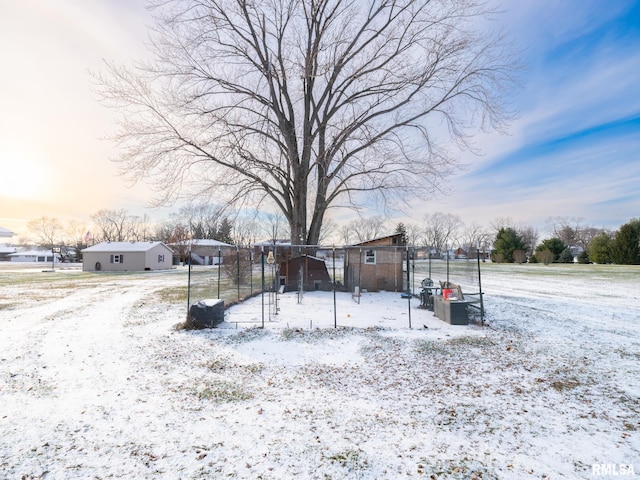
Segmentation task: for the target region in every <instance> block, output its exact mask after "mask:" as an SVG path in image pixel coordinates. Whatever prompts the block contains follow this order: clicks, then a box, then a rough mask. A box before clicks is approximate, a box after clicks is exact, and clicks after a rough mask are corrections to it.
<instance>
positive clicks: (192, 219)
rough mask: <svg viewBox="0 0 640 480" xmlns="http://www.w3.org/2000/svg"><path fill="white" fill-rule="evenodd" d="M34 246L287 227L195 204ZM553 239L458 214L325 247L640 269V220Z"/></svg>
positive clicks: (282, 235) (100, 221) (114, 220)
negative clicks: (370, 245) (393, 242)
mask: <svg viewBox="0 0 640 480" xmlns="http://www.w3.org/2000/svg"><path fill="white" fill-rule="evenodd" d="M29 230H30V232H31V234H32V238H31V239H29V240H28V239H22V240H21V243H22V244H25V245H26V244H30V243H36V244H38V245H40V246H41V247H43V248H52V247H53V246H63V247H66V248H63V255H64V254H65V252H66V253H67V255H68V256H69V259H71V258H70V257H71V255H72V253H74V252H75V253H76V254H77V252H80V251H81V250H82V249H83V248H86V247H87V246H90V245H92V244H95V243H99V242H103V241H106V242H132V241H162V242H164V243H166V244H169V245H180V244H182V245H184V244H186V242H187V241H188V240H191V239H212V240H218V241H221V242H224V243H229V244H231V245H240V246H247V245H252V244H254V243H257V242H259V241H270V242H276V241H286V240H288V239H289V230H288V222H287V220H286V219H285V218H284V217H283V215H281V214H261V213H259V212H253V213H246V212H245V213H238V212H229V211H225V210H221V209H220V208H218V207H216V206H213V205H211V204H207V203H191V204H187V205H185V206H183V207H181V208H180V209H179V210H178V211H177V212H175V213H173V214H171V215H170V216H169V218H167V219H165V220H163V221H161V222H159V223H154V222H152V221H151V220H150V219H149V218H148V217H147V216H146V215H145V216H142V217H140V216H136V215H131V214H130V213H128V212H127V211H126V210H124V209H121V210H107V209H105V210H100V211H99V212H96V213H95V214H94V215H92V216H91V218H90V221H89V222H86V223H83V222H78V221H75V220H74V221H70V222H68V224H67V225H66V226H64V225H63V224H62V223H61V222H60V221H58V220H57V219H55V218H50V217H41V218H39V219H36V220H33V221H31V222H29ZM547 230H548V231H549V232H550V236H548V237H547V238H543V239H542V240H541V239H540V237H541V236H540V234H539V232H538V230H537V229H536V228H535V227H533V226H531V225H527V224H524V223H518V222H515V221H514V220H512V219H511V218H504V217H499V218H496V219H495V220H494V221H493V222H492V224H491V225H490V226H489V227H488V228H486V227H483V226H481V225H479V224H477V223H470V224H465V222H463V220H462V219H461V218H460V217H459V216H457V215H453V214H448V213H442V212H434V213H431V214H427V215H424V216H423V217H422V219H421V221H420V222H417V223H394V221H393V219H385V218H384V217H381V216H372V217H366V218H365V217H362V218H356V219H354V220H352V221H350V222H347V223H345V224H343V225H342V226H339V227H338V226H337V225H335V224H334V223H333V222H332V221H327V222H325V224H324V229H323V232H322V235H321V239H322V240H323V241H322V242H321V243H320V244H321V245H354V244H357V243H360V242H364V241H367V240H371V239H375V238H379V237H383V236H386V235H389V234H391V233H401V234H402V235H403V243H405V244H407V245H411V246H422V247H428V248H429V249H430V251H431V252H432V253H433V254H434V255H435V256H444V255H445V254H447V252H448V251H450V250H452V249H461V250H462V251H464V252H467V253H468V254H470V255H475V254H476V252H478V251H481V252H486V253H490V255H491V259H492V260H493V261H494V262H508V263H525V262H529V263H544V264H548V263H554V262H566V263H570V262H573V261H574V258H577V261H578V262H579V263H590V262H594V263H602V264H604V263H616V264H630V265H638V264H640V219H637V218H635V219H632V220H630V221H629V222H628V223H626V224H624V225H622V226H621V227H620V228H619V229H617V230H607V229H604V228H598V227H594V226H589V225H587V224H584V223H583V221H582V219H580V218H568V217H552V218H549V219H548V221H547Z"/></svg>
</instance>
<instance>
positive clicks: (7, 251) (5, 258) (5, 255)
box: [0, 245, 18, 262]
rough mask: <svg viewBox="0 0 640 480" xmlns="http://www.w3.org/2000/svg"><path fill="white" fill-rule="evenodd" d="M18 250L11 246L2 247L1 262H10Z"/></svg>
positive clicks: (0, 247)
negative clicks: (12, 255)
mask: <svg viewBox="0 0 640 480" xmlns="http://www.w3.org/2000/svg"><path fill="white" fill-rule="evenodd" d="M17 251H18V249H17V248H16V247H14V246H11V245H0V262H10V261H11V257H9V255H11V254H12V253H16V252H17Z"/></svg>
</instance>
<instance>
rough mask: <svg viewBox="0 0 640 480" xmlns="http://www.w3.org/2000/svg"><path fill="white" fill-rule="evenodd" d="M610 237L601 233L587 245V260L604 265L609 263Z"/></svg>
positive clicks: (605, 233)
mask: <svg viewBox="0 0 640 480" xmlns="http://www.w3.org/2000/svg"><path fill="white" fill-rule="evenodd" d="M611 244H612V239H611V235H609V234H608V233H607V232H601V233H600V234H599V235H597V236H596V237H594V239H593V240H591V243H589V258H590V259H591V261H593V262H596V263H600V264H606V263H611Z"/></svg>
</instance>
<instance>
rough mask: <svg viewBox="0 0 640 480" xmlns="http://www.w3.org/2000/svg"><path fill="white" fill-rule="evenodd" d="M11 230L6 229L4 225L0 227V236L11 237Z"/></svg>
mask: <svg viewBox="0 0 640 480" xmlns="http://www.w3.org/2000/svg"><path fill="white" fill-rule="evenodd" d="M13 235H14V234H13V232H12V231H11V230H7V229H6V228H4V227H0V237H4V238H11V237H13Z"/></svg>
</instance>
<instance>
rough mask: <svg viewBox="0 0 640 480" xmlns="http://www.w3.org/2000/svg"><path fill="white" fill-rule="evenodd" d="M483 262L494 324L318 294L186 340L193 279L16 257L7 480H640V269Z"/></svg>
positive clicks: (3, 416) (6, 383)
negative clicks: (464, 322)
mask: <svg viewBox="0 0 640 480" xmlns="http://www.w3.org/2000/svg"><path fill="white" fill-rule="evenodd" d="M483 269H484V270H483V277H482V283H483V290H484V291H485V293H486V296H485V305H486V309H487V318H486V320H487V326H485V327H480V326H477V325H470V326H449V325H447V324H445V323H444V322H442V321H440V320H438V319H437V318H435V317H433V314H432V312H428V311H425V310H421V309H418V308H416V307H417V306H418V304H419V302H418V300H412V305H411V307H412V308H411V309H410V310H409V308H408V301H407V300H406V299H402V298H400V295H399V294H397V293H379V294H373V293H366V294H364V295H363V296H362V297H361V299H360V303H359V304H358V303H356V302H355V301H354V300H353V299H352V298H351V296H350V295H348V294H338V295H337V297H336V305H337V309H336V312H337V313H336V315H335V317H334V307H333V305H334V303H333V295H332V294H331V293H316V292H314V293H306V294H305V295H304V296H303V298H302V301H301V303H298V297H297V295H296V294H295V293H289V294H285V295H283V296H281V297H280V299H279V307H280V310H279V313H278V315H277V316H276V315H274V312H273V309H274V306H273V304H272V303H271V302H269V299H268V296H267V297H264V302H265V303H264V308H265V311H266V313H265V322H264V326H265V328H264V329H262V328H256V327H259V326H261V325H262V319H263V316H262V311H263V298H262V297H260V296H259V297H255V298H253V299H252V300H250V301H248V302H245V303H244V304H241V305H237V306H235V307H232V308H231V309H229V310H228V311H227V315H226V321H225V323H223V324H222V325H221V327H222V328H218V329H213V330H206V331H176V330H175V329H174V326H175V325H176V324H177V323H179V322H181V321H183V320H184V318H185V313H186V305H185V304H184V302H182V301H181V300H172V301H169V300H170V299H171V298H172V296H171V295H168V293H167V292H169V291H171V289H172V288H173V289H175V287H180V286H184V285H186V273H185V271H184V270H182V269H178V270H173V271H170V272H163V273H147V274H120V275H113V274H105V273H99V274H95V273H94V274H89V273H85V272H81V271H80V270H79V269H77V268H76V269H73V268H72V269H59V268H58V269H56V271H55V272H42V271H41V270H42V268H41V267H36V266H30V267H29V266H19V267H16V266H15V265H11V264H6V265H5V264H2V265H0V478H2V479H5V478H7V479H14V478H15V479H34V478H46V479H94V478H96V479H98V478H100V479H106V478H127V479H129V478H135V479H146V478H148V479H155V478H160V479H164V478H167V479H199V478H202V479H204V478H207V479H209V478H211V479H218V478H246V479H289V478H300V479H307V478H308V479H399V478H425V479H477V480H479V479H482V480H486V479H492V478H499V479H534V478H537V479H555V478H566V479H574V478H575V479H578V478H603V477H602V476H600V475H598V473H602V472H604V473H609V474H610V473H635V475H640V380H639V379H640V268H638V267H607V266H596V265H568V266H560V265H551V266H543V265H489V264H487V265H486V267H483ZM438 280H439V279H438ZM409 321H411V326H412V328H409ZM334 322H336V323H337V324H338V328H337V329H336V328H333V327H334Z"/></svg>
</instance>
